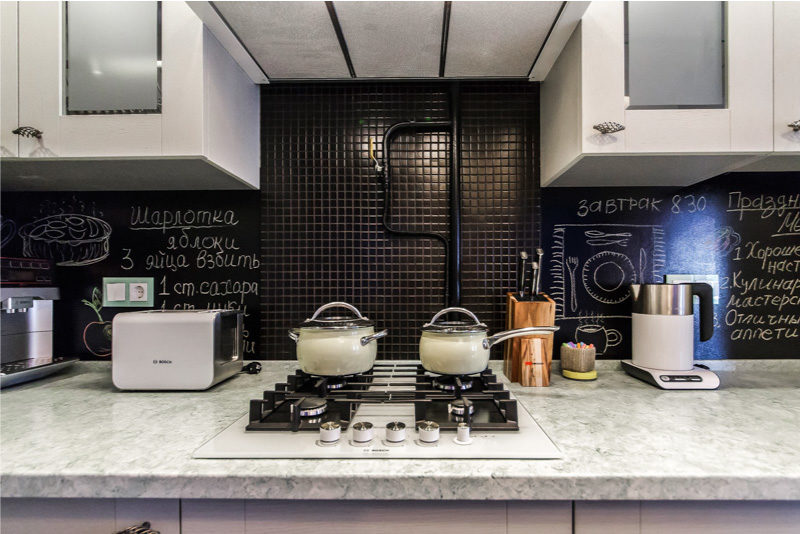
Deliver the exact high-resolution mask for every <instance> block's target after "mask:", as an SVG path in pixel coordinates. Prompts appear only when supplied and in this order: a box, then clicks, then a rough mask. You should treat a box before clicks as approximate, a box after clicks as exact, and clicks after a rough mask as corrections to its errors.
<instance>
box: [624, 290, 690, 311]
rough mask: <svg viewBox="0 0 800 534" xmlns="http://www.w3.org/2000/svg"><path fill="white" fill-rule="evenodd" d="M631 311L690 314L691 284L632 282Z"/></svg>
mask: <svg viewBox="0 0 800 534" xmlns="http://www.w3.org/2000/svg"><path fill="white" fill-rule="evenodd" d="M631 298H632V300H633V313H639V314H644V315H692V314H693V313H694V304H693V300H694V299H693V298H692V284H632V285H631Z"/></svg>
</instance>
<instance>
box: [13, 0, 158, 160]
mask: <svg viewBox="0 0 800 534" xmlns="http://www.w3.org/2000/svg"><path fill="white" fill-rule="evenodd" d="M18 31H19V123H20V124H21V125H25V126H33V127H35V128H38V129H39V130H41V131H42V132H44V133H43V135H42V140H41V141H37V140H35V139H20V142H19V155H20V156H21V157H93V156H94V157H96V156H157V155H160V154H161V114H131V115H66V114H64V106H63V79H64V69H63V66H64V61H63V44H62V43H63V39H62V36H63V31H64V13H63V3H62V2H20V3H19V28H18Z"/></svg>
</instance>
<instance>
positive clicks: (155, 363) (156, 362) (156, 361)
mask: <svg viewBox="0 0 800 534" xmlns="http://www.w3.org/2000/svg"><path fill="white" fill-rule="evenodd" d="M163 363H167V364H169V363H172V360H153V365H159V364H163Z"/></svg>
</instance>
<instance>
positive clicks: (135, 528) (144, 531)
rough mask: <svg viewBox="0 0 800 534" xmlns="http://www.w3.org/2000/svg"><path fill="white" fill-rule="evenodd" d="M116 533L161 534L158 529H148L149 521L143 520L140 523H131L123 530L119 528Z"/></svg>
mask: <svg viewBox="0 0 800 534" xmlns="http://www.w3.org/2000/svg"><path fill="white" fill-rule="evenodd" d="M116 534H161V533H160V532H159V531H158V530H151V529H150V521H145V522H144V523H142V524H141V525H131V526H130V527H128V528H126V529H125V530H120V531H119V532H117V533H116Z"/></svg>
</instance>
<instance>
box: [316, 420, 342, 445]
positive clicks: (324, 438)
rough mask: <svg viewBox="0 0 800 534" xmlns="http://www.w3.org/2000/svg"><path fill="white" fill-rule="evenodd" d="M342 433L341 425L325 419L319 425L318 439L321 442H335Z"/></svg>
mask: <svg viewBox="0 0 800 534" xmlns="http://www.w3.org/2000/svg"><path fill="white" fill-rule="evenodd" d="M341 435H342V425H340V424H339V423H337V422H336V421H325V422H324V423H322V424H321V425H319V440H320V441H321V442H322V443H336V442H337V441H339V437H340V436H341Z"/></svg>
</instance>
